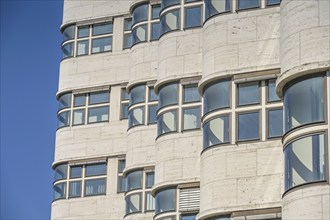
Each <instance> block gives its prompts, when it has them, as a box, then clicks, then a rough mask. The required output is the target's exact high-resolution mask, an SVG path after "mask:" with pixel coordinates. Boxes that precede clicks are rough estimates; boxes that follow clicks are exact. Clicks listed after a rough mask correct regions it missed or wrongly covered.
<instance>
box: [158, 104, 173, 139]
mask: <svg viewBox="0 0 330 220" xmlns="http://www.w3.org/2000/svg"><path fill="white" fill-rule="evenodd" d="M157 131H158V136H159V135H161V134H164V133H168V132H172V131H177V111H176V110H174V111H170V112H166V113H164V114H162V115H160V116H159V118H158V120H157Z"/></svg>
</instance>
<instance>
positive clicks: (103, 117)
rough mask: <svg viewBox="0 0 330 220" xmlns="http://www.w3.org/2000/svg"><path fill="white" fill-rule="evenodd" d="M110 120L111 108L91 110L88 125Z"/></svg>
mask: <svg viewBox="0 0 330 220" xmlns="http://www.w3.org/2000/svg"><path fill="white" fill-rule="evenodd" d="M108 120H109V106H105V107H97V108H89V110H88V123H96V122H103V121H108Z"/></svg>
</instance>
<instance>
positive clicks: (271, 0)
mask: <svg viewBox="0 0 330 220" xmlns="http://www.w3.org/2000/svg"><path fill="white" fill-rule="evenodd" d="M280 3H281V0H267V6H270V5H279V4H280Z"/></svg>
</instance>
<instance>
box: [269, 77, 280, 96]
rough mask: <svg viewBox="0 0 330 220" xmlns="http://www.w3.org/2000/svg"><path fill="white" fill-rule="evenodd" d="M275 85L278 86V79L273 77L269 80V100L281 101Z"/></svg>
mask: <svg viewBox="0 0 330 220" xmlns="http://www.w3.org/2000/svg"><path fill="white" fill-rule="evenodd" d="M275 86H276V80H275V79H271V80H268V93H267V95H268V99H267V101H268V102H275V101H280V100H281V99H280V98H279V97H278V96H277V94H276V91H275Z"/></svg>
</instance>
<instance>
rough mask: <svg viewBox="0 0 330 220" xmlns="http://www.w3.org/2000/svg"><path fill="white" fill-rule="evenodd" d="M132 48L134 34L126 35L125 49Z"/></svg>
mask: <svg viewBox="0 0 330 220" xmlns="http://www.w3.org/2000/svg"><path fill="white" fill-rule="evenodd" d="M131 46H132V34H131V33H127V34H124V49H127V48H130V47H131Z"/></svg>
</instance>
